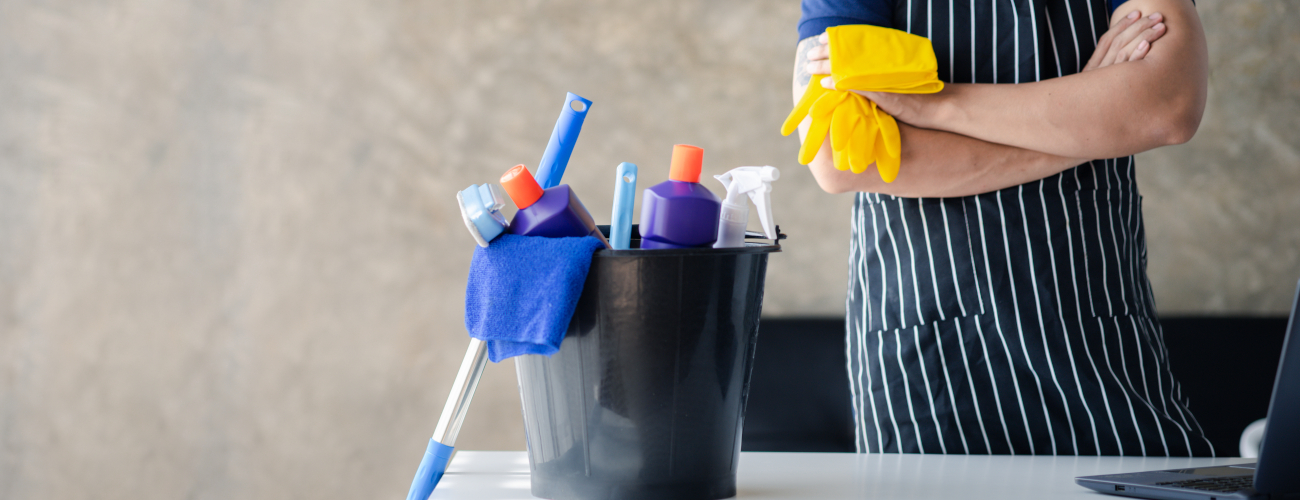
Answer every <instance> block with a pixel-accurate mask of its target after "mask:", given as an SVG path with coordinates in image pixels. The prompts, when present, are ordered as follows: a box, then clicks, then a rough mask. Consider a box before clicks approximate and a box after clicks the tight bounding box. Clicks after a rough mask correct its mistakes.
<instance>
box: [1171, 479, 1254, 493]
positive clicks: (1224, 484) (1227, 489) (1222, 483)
mask: <svg viewBox="0 0 1300 500" xmlns="http://www.w3.org/2000/svg"><path fill="white" fill-rule="evenodd" d="M1156 485H1157V486H1173V487H1175V488H1191V489H1195V490H1201V491H1214V492H1219V493H1232V492H1234V491H1239V490H1242V489H1245V488H1253V487H1254V486H1255V476H1224V477H1210V478H1205V479H1186V480H1183V481H1168V482H1164V483H1156Z"/></svg>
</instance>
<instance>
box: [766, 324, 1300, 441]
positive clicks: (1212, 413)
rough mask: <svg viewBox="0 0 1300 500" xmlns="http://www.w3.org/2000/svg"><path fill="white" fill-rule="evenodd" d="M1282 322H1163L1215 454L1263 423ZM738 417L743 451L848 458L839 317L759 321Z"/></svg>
mask: <svg viewBox="0 0 1300 500" xmlns="http://www.w3.org/2000/svg"><path fill="white" fill-rule="evenodd" d="M1286 321H1287V318H1285V317H1197V316H1179V317H1168V318H1163V319H1161V320H1160V322H1161V324H1162V325H1163V326H1164V336H1165V345H1166V348H1167V349H1168V350H1169V357H1170V359H1171V360H1172V369H1173V372H1174V376H1175V377H1177V378H1178V380H1179V381H1180V383H1181V386H1182V387H1181V389H1182V395H1183V396H1184V397H1186V398H1187V399H1189V400H1190V401H1191V408H1192V411H1193V412H1194V413H1195V415H1196V418H1197V419H1198V420H1199V422H1200V424H1201V426H1202V427H1203V428H1204V429H1205V434H1206V437H1207V438H1208V439H1209V440H1210V443H1211V444H1213V445H1214V448H1215V450H1216V453H1217V454H1218V455H1220V456H1236V455H1238V453H1239V452H1238V444H1237V443H1238V440H1239V439H1240V437H1241V431H1242V430H1244V429H1245V428H1246V426H1247V425H1249V424H1250V423H1251V422H1254V421H1255V420H1257V419H1261V418H1264V416H1265V415H1266V414H1267V413H1268V402H1269V397H1270V396H1271V391H1272V388H1273V377H1274V376H1275V375H1276V373H1277V365H1278V361H1279V356H1280V355H1281V351H1282V340H1283V337H1284V335H1285V332H1286ZM758 338H759V340H758V349H757V352H756V354H755V359H754V374H753V380H752V382H751V386H750V393H749V406H748V410H747V412H746V417H745V428H744V441H743V445H742V449H743V450H744V451H819V452H835V451H839V452H853V451H854V446H853V410H852V407H851V404H850V401H849V385H848V378H847V376H846V375H845V371H844V370H845V368H844V366H845V357H844V356H845V354H844V320H843V319H842V318H766V319H763V321H762V323H761V324H760V325H759V334H758Z"/></svg>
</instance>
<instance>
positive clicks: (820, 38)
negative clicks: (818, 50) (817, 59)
mask: <svg viewBox="0 0 1300 500" xmlns="http://www.w3.org/2000/svg"><path fill="white" fill-rule="evenodd" d="M817 42H818V43H820V44H822V45H826V44H828V43H831V34H830V33H827V32H825V31H823V32H822V34H820V35H817Z"/></svg>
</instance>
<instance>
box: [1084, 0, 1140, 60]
mask: <svg viewBox="0 0 1300 500" xmlns="http://www.w3.org/2000/svg"><path fill="white" fill-rule="evenodd" d="M1141 16H1142V13H1141V12H1140V11H1136V10H1135V11H1133V12H1130V13H1129V15H1128V16H1126V17H1125V18H1123V19H1120V20H1119V22H1118V23H1115V26H1113V27H1111V29H1110V30H1108V31H1106V32H1105V33H1103V34H1102V35H1101V38H1099V39H1097V46H1096V47H1094V48H1093V50H1092V57H1089V58H1088V64H1087V65H1085V66H1084V67H1083V71H1089V70H1093V69H1097V68H1098V67H1100V66H1101V60H1102V59H1103V58H1104V57H1106V54H1107V53H1109V52H1110V46H1111V41H1112V40H1114V39H1115V34H1116V33H1119V32H1120V31H1122V30H1123V29H1124V28H1127V27H1128V26H1129V25H1130V24H1133V23H1134V22H1135V21H1137V19H1138V18H1139V17H1141Z"/></svg>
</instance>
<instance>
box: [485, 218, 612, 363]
mask: <svg viewBox="0 0 1300 500" xmlns="http://www.w3.org/2000/svg"><path fill="white" fill-rule="evenodd" d="M600 248H605V244H604V243H602V242H601V241H600V240H599V239H597V238H595V237H592V236H583V237H574V238H544V237H541V236H520V235H517V234H503V235H501V237H499V238H497V239H496V240H493V241H492V244H491V245H489V246H488V247H487V248H483V247H475V249H474V260H473V262H472V263H471V264H470V266H469V286H467V287H466V289H465V328H466V329H468V330H469V334H470V336H471V337H474V338H476V339H481V340H484V341H486V342H487V346H488V359H491V360H492V362H493V363H497V362H500V361H501V360H503V359H506V358H510V357H514V356H518V355H520V354H545V355H548V356H549V355H551V354H555V352H556V351H558V350H560V342H562V341H563V340H564V332H565V330H567V329H568V327H569V319H571V318H572V317H573V310H574V309H576V308H577V307H578V296H579V295H582V284H583V282H584V281H586V280H587V270H588V269H590V268H591V254H592V253H594V252H595V251H596V250H597V249H600Z"/></svg>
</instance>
